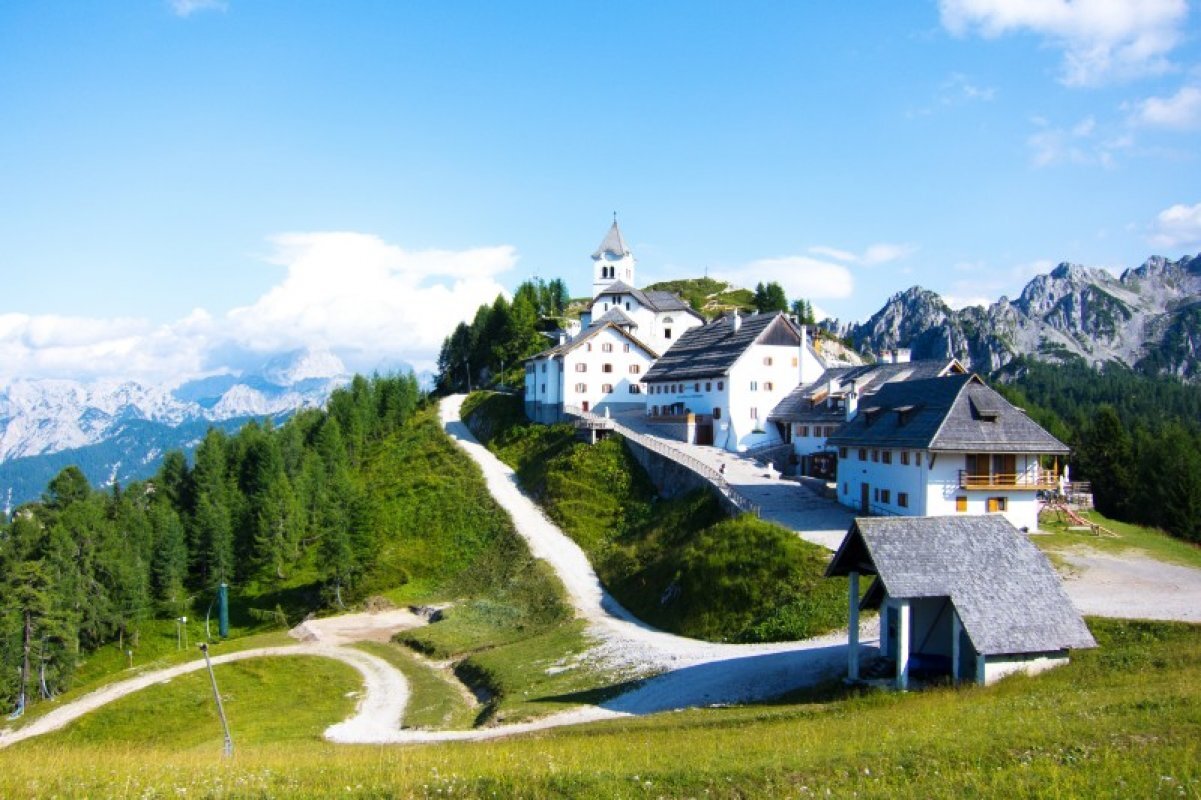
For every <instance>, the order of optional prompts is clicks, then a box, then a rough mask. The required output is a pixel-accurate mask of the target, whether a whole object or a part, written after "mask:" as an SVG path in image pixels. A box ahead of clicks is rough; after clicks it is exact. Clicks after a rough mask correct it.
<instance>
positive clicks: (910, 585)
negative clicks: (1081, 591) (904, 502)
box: [826, 514, 1097, 655]
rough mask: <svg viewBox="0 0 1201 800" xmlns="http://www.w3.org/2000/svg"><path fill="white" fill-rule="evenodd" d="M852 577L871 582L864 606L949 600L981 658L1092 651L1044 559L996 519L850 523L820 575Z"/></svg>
mask: <svg viewBox="0 0 1201 800" xmlns="http://www.w3.org/2000/svg"><path fill="white" fill-rule="evenodd" d="M852 570H856V571H859V572H861V573H864V574H874V575H878V576H879V579H878V580H877V581H876V583H875V584H873V587H872V590H871V591H869V592H868V595H867V596H866V597H865V598H864V601H863V603H864V606H865V607H874V606H875V605H878V603H879V601H880V600H882V599H883V593H884V592H887V593H888V595H889V596H891V597H895V598H898V599H905V598H919V597H949V598H950V599H951V602H952V603H953V604H954V606H955V610H956V611H957V612H958V613H959V617H960V619H961V620H962V622H963V627H964V630H965V631H966V632H967V634H968V636H969V637H970V638H971V640H972V644H973V645H974V646H975V648H976V650H977V651H978V652H980V653H983V654H985V655H997V654H1002V653H1040V652H1047V651H1053V650H1062V649H1065V648H1071V649H1079V648H1085V647H1096V646H1097V642H1096V640H1095V639H1093V636H1092V634H1091V633H1089V630H1088V628H1087V627H1086V626H1085V624H1084V620H1082V619H1081V618H1080V614H1079V613H1077V612H1076V609H1075V608H1074V607H1073V606H1072V601H1071V600H1070V599H1069V598H1068V596H1067V593H1066V592H1065V591H1064V590H1063V586H1062V584H1061V583H1060V581H1059V577H1058V576H1057V575H1056V574H1055V570H1054V568H1053V567H1052V566H1051V564H1050V562H1049V561H1047V558H1046V556H1044V555H1043V554H1042V553H1041V552H1039V550H1038V548H1037V547H1035V546H1034V544H1033V543H1032V542H1031V541H1030V540H1029V538H1027V537H1026V536H1025V535H1024V534H1022V533H1021V532H1020V531H1018V530H1017V529H1016V528H1014V527H1013V525H1012V524H1011V523H1010V522H1009V520H1007V519H1005V518H1004V517H1003V516H1001V515H999V514H990V515H988V516H962V515H961V516H952V517H860V518H857V519H856V520H855V523H854V524H853V525H852V526H851V530H850V531H849V532H848V533H847V536H846V538H845V539H843V541H842V545H841V546H840V547H839V548H838V552H837V553H836V554H835V556H834V560H833V561H832V562H830V566H829V567H828V568H827V570H826V575H827V576H834V575H846V574H848V573H849V572H851V571H852ZM879 587H882V588H879Z"/></svg>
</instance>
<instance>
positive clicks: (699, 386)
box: [692, 381, 701, 392]
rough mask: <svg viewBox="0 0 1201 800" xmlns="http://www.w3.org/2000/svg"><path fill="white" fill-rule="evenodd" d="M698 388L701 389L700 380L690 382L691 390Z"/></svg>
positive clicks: (695, 390) (697, 389) (696, 390)
mask: <svg viewBox="0 0 1201 800" xmlns="http://www.w3.org/2000/svg"><path fill="white" fill-rule="evenodd" d="M700 390H701V382H700V381H697V382H696V383H694V384H692V391H694V392H699V391H700Z"/></svg>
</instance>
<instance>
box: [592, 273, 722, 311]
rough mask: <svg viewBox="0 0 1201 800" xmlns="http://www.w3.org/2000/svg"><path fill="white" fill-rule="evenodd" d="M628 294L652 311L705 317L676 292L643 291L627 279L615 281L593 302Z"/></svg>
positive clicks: (598, 294)
mask: <svg viewBox="0 0 1201 800" xmlns="http://www.w3.org/2000/svg"><path fill="white" fill-rule="evenodd" d="M621 294H628V295H630V296H631V297H633V298H634V299H635V300H637V301H638V302H639V303H640V304H641V305H642V306H643V308H649V309H650V310H651V311H686V312H687V313H689V314H692V315H693V316H694V317H696V318H697V319H704V317H702V316H701V315H700V314H699V313H698V312H697V311H695V310H694V309H693V308H692V306H690V305H688V301H687V300H684V299H683V298H681V297H680V296H679V295H678V294H675V293H674V292H664V291H659V290H657V289H656V290H653V291H643V290H642V289H635V288H634V287H633V286H630V285H629V284H628V283H626V282H625V281H613V283H610V284H609V285H608V286H606V287H605V288H604V289H602V290H601V291H600V292H598V293H597V295H596V297H595V298H594V299H593V301H592V302H593V303H595V302H596V301H597V300H599V299H600V298H601V297H604V296H605V295H621Z"/></svg>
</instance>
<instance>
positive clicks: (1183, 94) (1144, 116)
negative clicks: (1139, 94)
mask: <svg viewBox="0 0 1201 800" xmlns="http://www.w3.org/2000/svg"><path fill="white" fill-rule="evenodd" d="M1131 121H1132V122H1134V123H1136V124H1139V125H1146V126H1148V127H1153V128H1178V129H1182V130H1190V129H1193V128H1198V127H1201V88H1198V87H1196V86H1183V87H1181V89H1180V91H1178V92H1176V94H1174V95H1172V96H1171V97H1148V98H1147V99H1146V100H1143V101H1142V102H1141V103H1138V104H1137V105H1136V106H1135V109H1134V114H1133V115H1132V117H1131Z"/></svg>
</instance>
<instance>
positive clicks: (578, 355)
mask: <svg viewBox="0 0 1201 800" xmlns="http://www.w3.org/2000/svg"><path fill="white" fill-rule="evenodd" d="M657 357H658V353H656V352H655V351H654V350H652V349H651V348H650V347H648V346H647V345H645V344H643V343H642V342H641V341H639V340H638V339H636V338H635V337H634V336H632V335H631V334H630V333H628V332H627V331H625V330H623V329H621V328H619V327H618V326H616V325H614V324H612V323H610V322H602V323H599V324H596V325H592V326H590V327H589V328H587V329H585V330H584V331H583V332H582V333H580V335H578V336H576V337H575V338H574V339H571V340H570V341H567V340H565V341H564V342H562V343H561V344H559V345H557V346H555V347H552V348H551V349H549V350H547V351H545V352H542V353H539V354H538V355H536V356H534V357H533V358H530V359H528V360H527V361H526V362H525V413H526V416H527V417H529V418H530V419H531V420H534V421H535V422H545V423H550V422H557V421H559V420H560V419H562V416H563V408H564V406H567V407H568V408H578V409H580V410H582V411H591V412H593V413H605V411H606V410H608V411H610V412H614V411H620V410H623V409H631V408H636V409H641V408H643V406H644V403H643V385H642V379H643V378H644V377H645V375H646V373H647V371H648V370H649V369H650V366H651V364H653V363H655V359H656V358H657Z"/></svg>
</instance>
